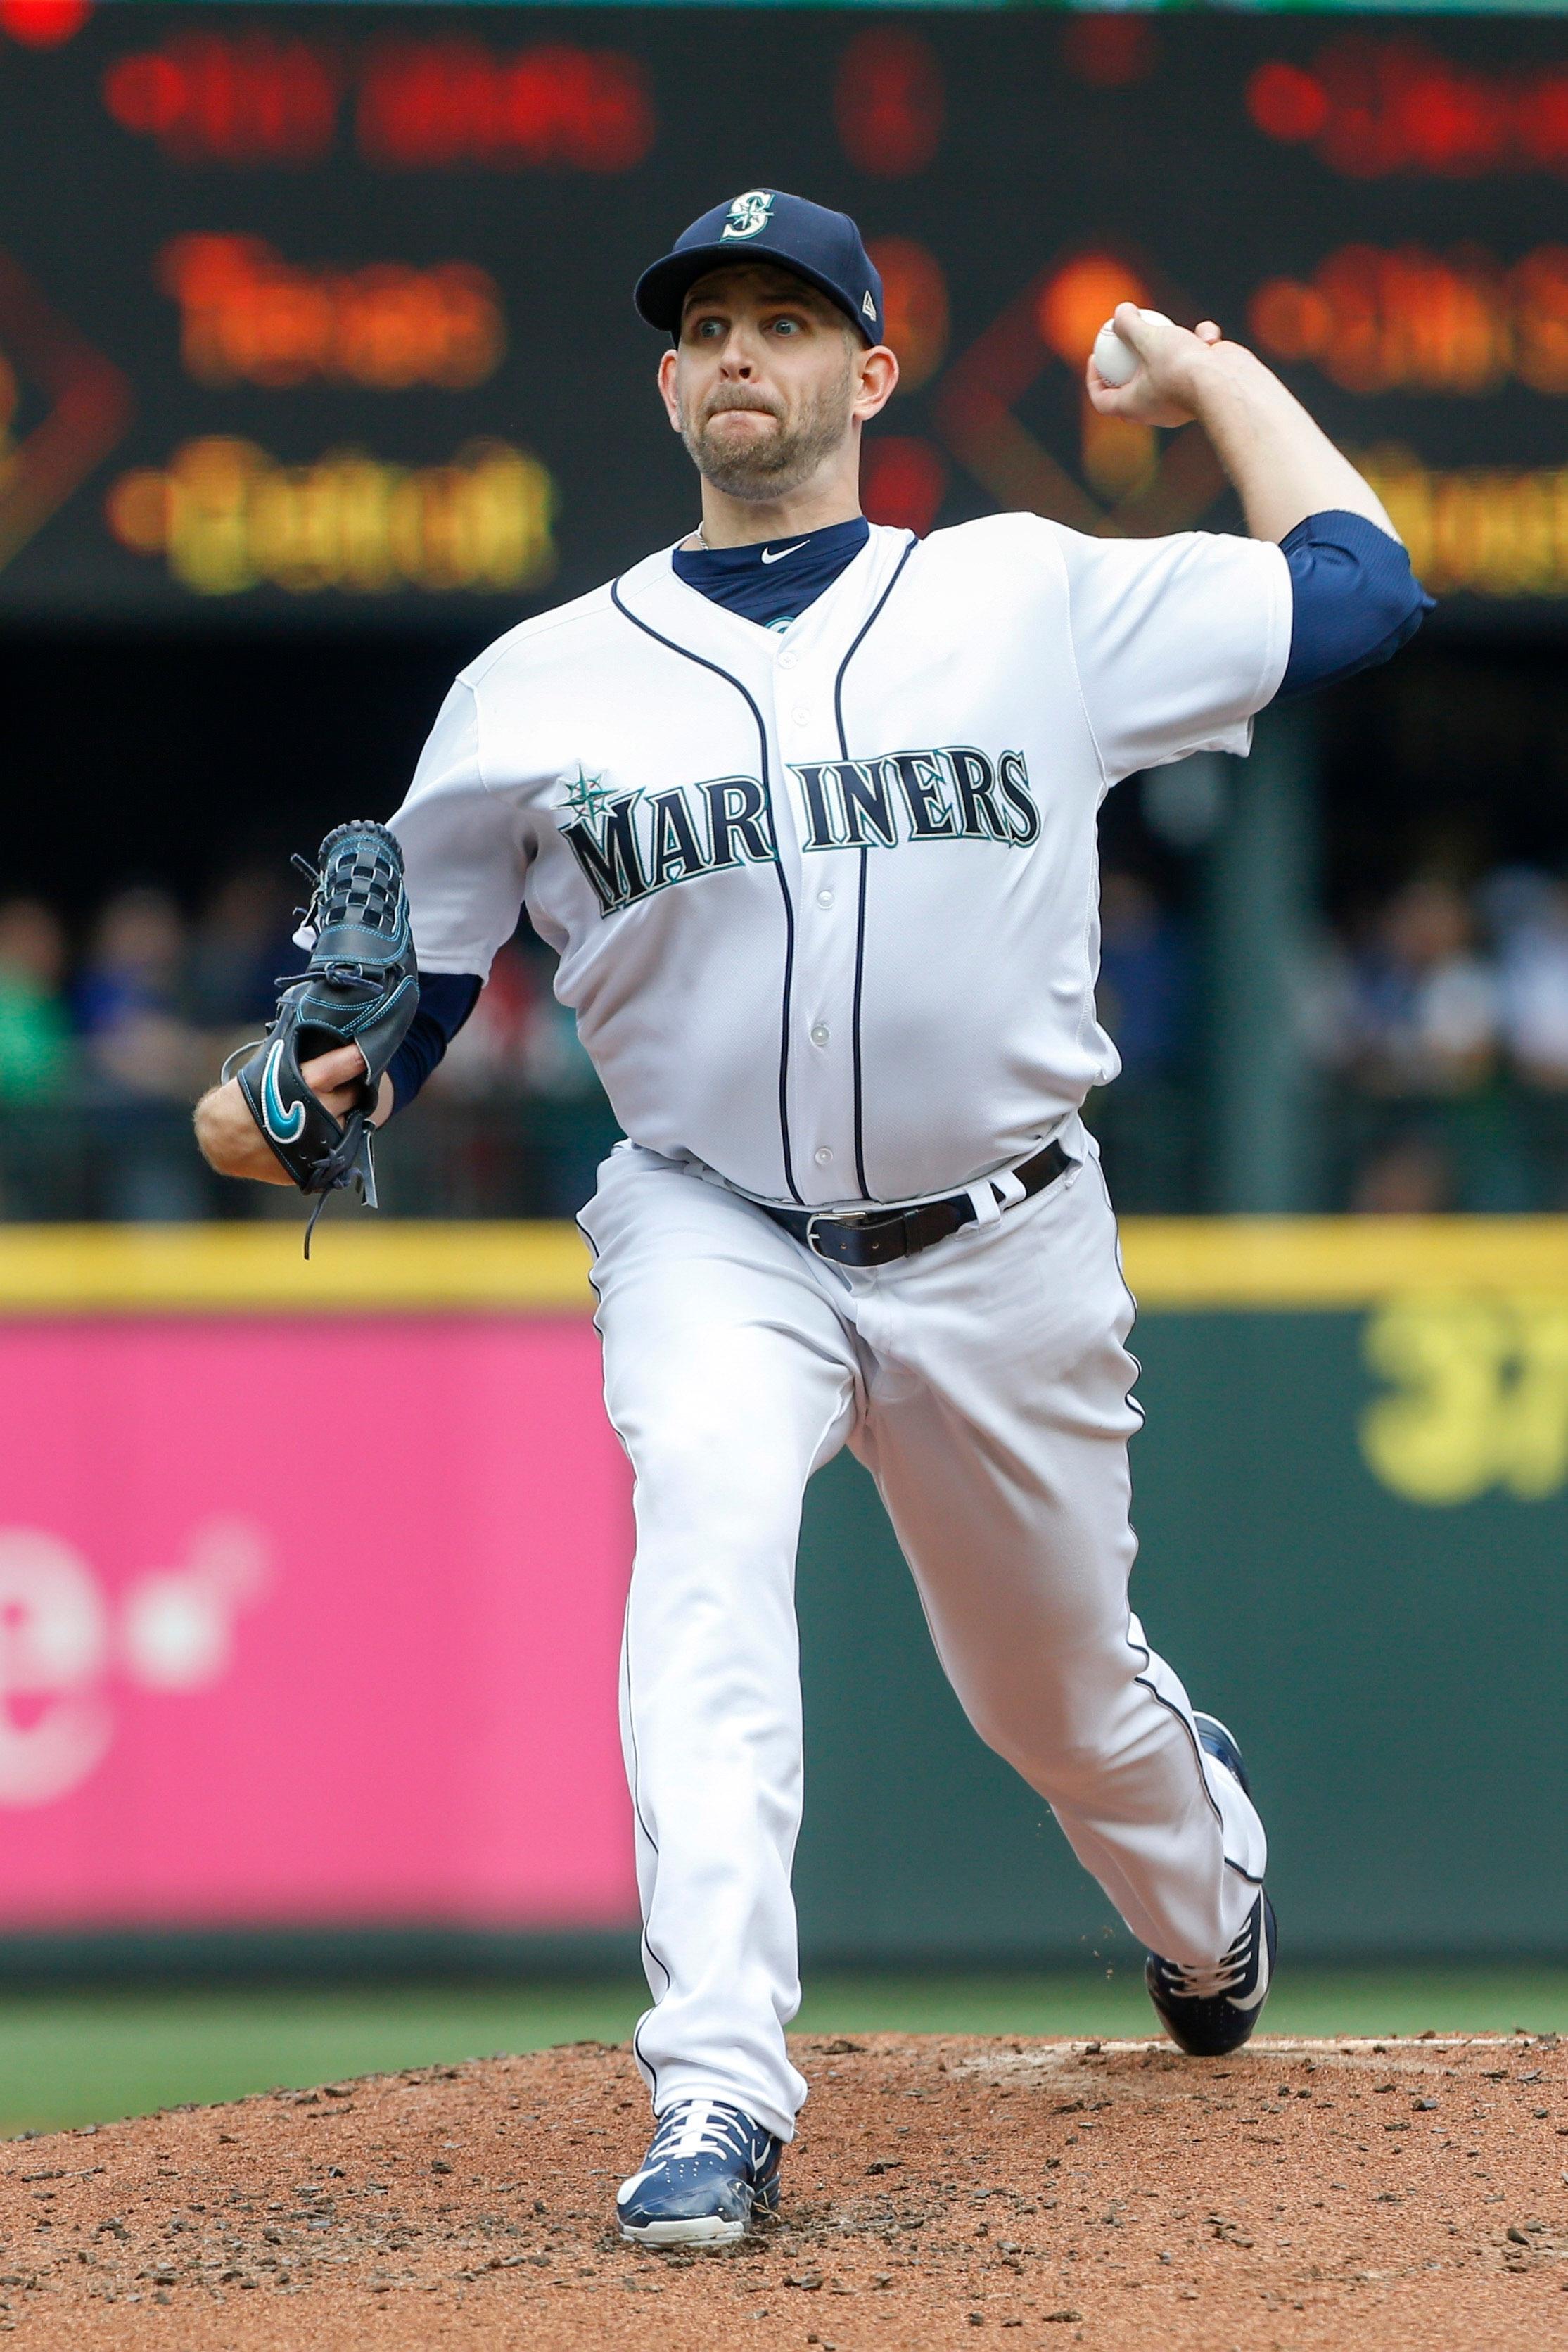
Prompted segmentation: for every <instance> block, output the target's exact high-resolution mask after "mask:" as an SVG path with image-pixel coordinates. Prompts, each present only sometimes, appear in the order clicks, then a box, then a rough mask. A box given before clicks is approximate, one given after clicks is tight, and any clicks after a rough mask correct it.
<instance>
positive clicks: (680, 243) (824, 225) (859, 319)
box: [633, 188, 882, 343]
mask: <svg viewBox="0 0 1568 2352" xmlns="http://www.w3.org/2000/svg"><path fill="white" fill-rule="evenodd" d="M727 261H732V262H733V261H770V262H772V263H773V264H774V266H775V268H779V269H789V270H792V271H793V272H794V274H795V276H796V277H797V278H805V280H806V282H807V284H808V285H810V286H814V287H816V289H818V291H819V292H820V293H822V294H825V295H826V296H827V297H828V299H829V300H830V301H831V302H836V303H837V304H838V306H839V308H840V310H841V311H842V312H843V313H844V315H845V317H846V318H848V319H852V320H853V321H854V323H855V325H856V326H857V327H858V328H859V329H860V331H861V333H862V335H863V336H864V337H865V339H866V341H867V342H868V343H880V342H881V341H882V279H881V278H879V277H878V276H877V273H876V271H875V270H874V269H873V268H872V264H871V257H870V256H869V254H868V253H867V252H866V249H865V247H864V246H863V245H862V242H861V233H860V231H859V229H858V228H857V227H856V226H855V225H854V223H853V221H852V220H851V218H850V216H849V215H848V213H831V212H829V211H828V209H827V207H826V205H813V204H809V203H808V202H807V200H806V198H805V197H804V196H787V195H786V194H784V193H783V191H782V189H779V188H748V189H747V192H746V194H744V195H743V196H736V197H735V198H734V199H733V200H732V201H731V202H730V203H729V204H727V205H715V206H714V208H713V210H712V212H711V213H704V215H703V216H702V218H701V219H700V220H695V221H693V223H692V225H691V226H690V228H688V229H683V230H682V232H681V234H680V236H678V237H677V238H676V239H675V242H674V247H672V249H671V250H670V251H669V252H668V253H667V254H665V256H664V259H663V261H655V262H654V264H653V268H652V269H645V270H644V271H643V275H642V277H641V278H639V279H638V280H637V291H636V294H635V296H634V298H633V299H634V300H635V301H636V304H637V308H638V310H640V311H641V312H642V314H643V318H644V319H646V320H647V321H648V324H649V325H650V326H651V327H663V328H664V331H665V333H666V334H670V335H678V334H679V333H680V331H681V308H682V305H683V304H684V303H685V299H686V296H687V295H688V294H689V293H690V292H691V290H692V288H693V287H694V286H695V284H696V282H697V279H698V278H706V276H707V274H708V272H709V270H710V269H716V268H720V267H721V266H722V265H723V264H724V263H725V262H727Z"/></svg>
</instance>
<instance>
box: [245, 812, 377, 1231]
mask: <svg viewBox="0 0 1568 2352" xmlns="http://www.w3.org/2000/svg"><path fill="white" fill-rule="evenodd" d="M294 863H295V864H296V866H298V868H299V870H300V872H301V873H302V874H305V875H307V876H308V877H309V880H310V884H311V898H310V904H309V906H308V908H304V909H302V910H301V911H302V912H303V914H304V918H305V929H306V931H307V933H308V934H309V935H310V936H311V938H312V940H313V945H312V948H311V955H310V961H309V962H308V965H307V966H306V968H305V970H304V971H302V972H292V973H285V974H284V976H283V977H282V979H280V980H279V981H278V982H277V986H278V988H279V989H280V990H281V991H282V994H281V995H280V996H279V998H278V1000H277V1013H276V1015H275V1017H274V1020H273V1023H272V1026H271V1028H270V1029H269V1030H268V1031H267V1035H266V1036H265V1037H264V1038H263V1039H262V1040H261V1043H260V1044H259V1045H254V1046H252V1045H242V1046H241V1047H240V1049H239V1052H238V1053H237V1054H233V1055H230V1056H229V1059H228V1061H227V1062H225V1065H224V1076H225V1078H226V1077H227V1076H230V1074H231V1073H233V1074H234V1075H235V1076H237V1077H238V1079H239V1085H240V1091H241V1093H242V1094H243V1095H244V1097H245V1098H246V1103H247V1105H248V1106H249V1108H250V1113H251V1117H252V1118H254V1119H255V1121H256V1125H257V1127H259V1128H260V1129H261V1131H262V1133H263V1135H264V1136H265V1137H266V1138H267V1142H268V1143H269V1144H270V1145H271V1147H272V1150H273V1151H274V1153H275V1154H276V1156H277V1159H278V1160H281V1161H282V1163H283V1165H284V1167H285V1168H287V1171H288V1173H289V1175H290V1176H291V1177H292V1178H293V1179H294V1181H295V1182H296V1183H297V1184H298V1187H299V1189H300V1191H301V1192H314V1193H317V1194H319V1199H318V1201H317V1203H316V1208H315V1211H314V1213H313V1214H312V1216H311V1219H310V1223H308V1226H307V1227H306V1229H305V1255H306V1256H307V1257H308V1256H309V1255H310V1236H311V1234H312V1233H313V1232H314V1231H315V1228H316V1219H317V1217H319V1215H320V1213H321V1210H322V1206H323V1204H324V1202H325V1201H326V1197H327V1194H328V1193H329V1192H336V1191H338V1190H339V1188H340V1187H341V1186H345V1185H346V1186H348V1187H350V1189H351V1190H352V1191H353V1192H356V1193H357V1194H358V1196H359V1198H360V1199H361V1201H363V1202H365V1203H366V1205H367V1206H368V1207H370V1208H374V1206H375V1204H376V1177H375V1167H374V1163H373V1161H372V1160H371V1126H370V1115H371V1111H373V1110H374V1108H375V1107H376V1096H377V1092H378V1090H379V1088H380V1086H381V1082H382V1076H383V1074H384V1072H385V1070H386V1066H387V1064H388V1063H389V1062H390V1061H391V1060H392V1055H393V1054H395V1053H396V1051H397V1049H398V1046H399V1045H401V1044H402V1040H403V1037H404V1036H405V1034H407V1031H408V1026H409V1024H410V1022H411V1021H412V1020H413V1016H414V1013H416V1012H417V1010H418V1008H419V971H418V967H417V965H416V964H415V962H414V955H413V935H412V933H411V930H410V928H409V919H408V899H407V896H406V893H405V891H404V889H403V879H402V849H401V848H400V846H399V845H398V843H397V841H396V839H395V837H394V836H393V835H392V834H390V833H389V832H388V831H387V829H386V827H385V825H384V824H370V823H368V822H366V821H364V820H361V819H355V820H354V821H353V822H352V823H350V824H340V825H339V826H338V827H337V829H336V831H334V832H332V833H329V835H327V838H326V840H325V841H324V842H323V843H322V844H321V851H320V856H319V863H318V866H316V867H312V866H308V865H307V864H306V862H305V860H304V858H302V857H297V858H296V859H295V861H294ZM335 1045H357V1046H358V1047H359V1049H360V1051H361V1054H362V1055H364V1059H365V1072H366V1075H365V1076H364V1077H363V1079H362V1080H361V1082H360V1087H359V1097H358V1100H357V1101H356V1103H355V1105H354V1107H353V1108H352V1109H351V1110H350V1112H349V1113H348V1116H347V1117H346V1118H343V1119H342V1120H341V1121H340V1120H339V1119H337V1118H334V1117H333V1115H332V1113H331V1112H330V1111H329V1109H328V1108H327V1107H326V1105H325V1104H324V1103H323V1102H321V1101H320V1100H319V1098H318V1097H317V1096H315V1095H314V1094H312V1092H311V1090H310V1088H309V1087H308V1086H307V1085H306V1083H305V1080H304V1078H303V1077H302V1076H301V1075H300V1069H299V1066H300V1064H301V1062H308V1061H310V1060H312V1059H313V1058H314V1056H315V1055H318V1054H329V1053H330V1052H331V1050H332V1048H333V1047H334V1046H335Z"/></svg>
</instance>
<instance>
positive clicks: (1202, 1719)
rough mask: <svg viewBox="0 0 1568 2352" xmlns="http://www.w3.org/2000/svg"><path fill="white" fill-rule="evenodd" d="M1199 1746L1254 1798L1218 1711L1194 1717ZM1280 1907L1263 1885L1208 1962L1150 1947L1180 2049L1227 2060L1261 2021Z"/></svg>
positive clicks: (1157, 1990) (1153, 1996)
mask: <svg viewBox="0 0 1568 2352" xmlns="http://www.w3.org/2000/svg"><path fill="white" fill-rule="evenodd" d="M1193 1723H1194V1725H1195V1727H1197V1737H1198V1740H1199V1743H1200V1745H1201V1746H1202V1747H1203V1748H1205V1749H1206V1750H1207V1753H1208V1754H1209V1755H1210V1756H1212V1757H1213V1758H1214V1759H1215V1762H1216V1763H1217V1764H1219V1765H1222V1766H1223V1767H1224V1769H1225V1770H1226V1771H1228V1773H1230V1774H1231V1775H1232V1777H1233V1778H1234V1779H1236V1780H1239V1782H1240V1784H1241V1786H1242V1788H1243V1789H1245V1790H1247V1793H1248V1794H1249V1796H1250V1794H1251V1790H1250V1787H1249V1783H1248V1779H1247V1767H1246V1766H1245V1764H1244V1763H1243V1762H1242V1760H1241V1750H1240V1748H1239V1747H1238V1746H1237V1744H1236V1741H1235V1740H1234V1738H1232V1737H1231V1735H1230V1733H1229V1732H1228V1731H1227V1729H1226V1727H1225V1726H1224V1724H1222V1723H1220V1722H1218V1720H1217V1719H1216V1717H1213V1716H1212V1715H1196V1714H1195V1715H1194V1717H1193ZM1276 1941H1277V1934H1276V1929H1275V1925H1274V1906H1273V1905H1272V1904H1271V1903H1270V1900H1269V1897H1268V1896H1267V1895H1265V1894H1264V1893H1263V1891H1262V1890H1261V1888H1260V1889H1259V1894H1258V1900H1257V1901H1256V1903H1254V1905H1253V1906H1252V1908H1251V1910H1250V1911H1249V1913H1248V1914H1247V1917H1246V1919H1245V1921H1244V1922H1243V1923H1242V1927H1241V1931H1240V1933H1239V1935H1238V1936H1237V1937H1236V1938H1235V1940H1234V1941H1233V1942H1232V1944H1231V1946H1230V1948H1229V1949H1228V1951H1227V1952H1225V1953H1224V1954H1223V1955H1222V1956H1221V1958H1218V1960H1216V1961H1215V1962H1214V1963H1213V1964H1212V1966H1210V1967H1208V1968H1183V1967H1182V1966H1181V1965H1180V1964H1179V1963H1178V1962H1177V1961H1176V1960H1162V1959H1161V1958H1160V1957H1159V1955H1158V1953H1157V1952H1151V1953H1150V1954H1149V1957H1148V1961H1147V1963H1146V1965H1145V1969H1144V1981H1145V1984H1146V1985H1147V1986H1148V1988H1149V1999H1150V2000H1152V2001H1153V2002H1154V2004H1155V2009H1156V2010H1157V2011H1159V2016H1160V2022H1161V2024H1162V2025H1163V2026H1164V2027H1165V2029H1166V2032H1167V2033H1168V2034H1169V2035H1170V2038H1171V2040H1172V2041H1173V2042H1175V2043H1176V2047H1177V2049H1178V2050H1185V2051H1186V2053H1187V2056H1188V2057H1189V2058H1225V2057H1228V2056H1229V2054H1230V2053H1231V2051H1233V2050H1239V2049H1240V2047H1241V2045H1242V2043H1243V2042H1245V2041H1246V2040H1247V2039H1248V2037H1249V2035H1250V2033H1251V2032H1252V2029H1253V2027H1254V2026H1255V2025H1256V2024H1257V2022H1258V2017H1259V2012H1260V2011H1261V2009H1262V2007H1263V2003H1264V2001H1265V2000H1267V1999H1268V1996H1269V1987H1270V1983H1271V1982H1272V1980H1273V1975H1274V1949H1275V1944H1276Z"/></svg>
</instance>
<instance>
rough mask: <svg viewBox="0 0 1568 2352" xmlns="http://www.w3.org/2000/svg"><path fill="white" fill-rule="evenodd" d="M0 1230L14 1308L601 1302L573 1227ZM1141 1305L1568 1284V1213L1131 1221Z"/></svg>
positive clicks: (2, 1271)
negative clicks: (307, 1237)
mask: <svg viewBox="0 0 1568 2352" xmlns="http://www.w3.org/2000/svg"><path fill="white" fill-rule="evenodd" d="M312 1247H313V1250H314V1255H313V1257H312V1258H311V1260H310V1262H309V1264H307V1263H306V1262H305V1260H304V1258H303V1257H302V1256H301V1255H300V1231H299V1226H298V1224H292V1223H282V1222H280V1223H276V1224H275V1223H271V1222H270V1221H269V1222H267V1223H258V1224H254V1225H253V1224H243V1225H9V1226H0V1316H33V1315H98V1314H102V1315H125V1314H157V1315H217V1314H246V1315H258V1314H259V1315H299V1314H333V1315H341V1314H365V1315H375V1314H418V1313H438V1312H446V1313H459V1314H461V1313H470V1314H472V1313H483V1312H491V1313H502V1314H505V1313H512V1314H516V1313H525V1314H577V1313H583V1314H586V1313H591V1310H592V1305H593V1297H592V1292H591V1287H590V1284H589V1280H588V1251H587V1248H586V1246H585V1244H584V1243H583V1241H582V1239H581V1236H580V1234H579V1233H578V1231H577V1229H576V1227H575V1226H574V1225H571V1224H567V1223H560V1224H543V1223H538V1224H523V1223H478V1222H476V1223H464V1224H437V1223H428V1224H427V1223H397V1222H396V1221H394V1220H391V1219H386V1220H378V1219H376V1218H373V1217H365V1218H363V1219H354V1220H350V1219H348V1218H341V1219H333V1220H332V1221H331V1222H330V1223H327V1224H325V1225H323V1226H320V1227H319V1229H318V1231H317V1234H316V1239H315V1242H314V1244H312ZM1123 1254H1124V1259H1125V1262H1126V1269H1127V1279H1128V1281H1129V1283H1130V1284H1131V1286H1132V1287H1133V1290H1134V1294H1135V1295H1136V1297H1137V1300H1138V1304H1139V1305H1140V1307H1144V1308H1145V1310H1155V1311H1157V1310H1159V1309H1162V1308H1163V1309H1189V1310H1192V1311H1204V1310H1207V1311H1219V1312H1225V1311H1232V1312H1237V1311H1243V1310H1246V1309H1249V1308H1250V1309H1253V1310H1259V1311H1261V1310H1267V1309H1270V1308H1273V1309H1290V1308H1312V1307H1316V1308H1319V1309H1336V1308H1337V1309H1342V1310H1354V1309H1355V1308H1359V1307H1371V1306H1375V1305H1377V1304H1378V1303H1379V1302H1381V1301H1383V1300H1385V1299H1387V1298H1390V1297H1402V1296H1407V1295H1409V1294H1411V1293H1413V1292H1426V1293H1435V1292H1437V1293H1441V1292H1449V1293H1452V1292H1467V1293H1473V1292H1475V1291H1478V1290H1479V1291H1489V1292H1497V1293H1508V1294H1510V1295H1513V1296H1518V1295H1521V1294H1533V1295H1536V1296H1540V1295H1542V1294H1556V1295H1561V1296H1563V1297H1568V1218H1557V1217H1410V1218H1403V1217H1401V1218H1394V1217H1132V1218H1129V1219H1128V1220H1127V1222H1126V1223H1125V1224H1124V1227H1123Z"/></svg>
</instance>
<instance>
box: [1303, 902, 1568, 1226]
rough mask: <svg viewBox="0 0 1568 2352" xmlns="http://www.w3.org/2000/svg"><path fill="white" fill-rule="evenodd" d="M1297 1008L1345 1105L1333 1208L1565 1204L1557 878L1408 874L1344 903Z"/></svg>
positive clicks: (1566, 1139) (1566, 988)
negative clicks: (1337, 1199) (1378, 893)
mask: <svg viewBox="0 0 1568 2352" xmlns="http://www.w3.org/2000/svg"><path fill="white" fill-rule="evenodd" d="M1304 1010H1305V1017H1306V1019H1307V1023H1308V1028H1309V1043H1310V1045H1311V1047H1312V1053H1313V1056H1314V1058H1315V1060H1316V1061H1317V1063H1318V1065H1319V1066H1320V1068H1321V1069H1322V1072H1323V1074H1324V1076H1325V1078H1326V1079H1327V1080H1328V1082H1329V1085H1330V1087H1331V1089H1332V1091H1333V1094H1334V1095H1336V1096H1339V1097H1342V1098H1343V1101H1344V1103H1345V1107H1346V1110H1345V1118H1344V1119H1343V1122H1342V1127H1343V1149H1342V1152H1341V1159H1342V1161H1343V1167H1342V1171H1341V1180H1340V1189H1341V1191H1342V1192H1343V1201H1342V1202H1341V1203H1339V1205H1343V1206H1345V1207H1348V1208H1353V1209H1359V1210H1364V1211H1372V1212H1376V1211H1385V1212H1388V1213H1409V1214H1422V1213H1427V1214H1432V1213H1441V1212H1444V1211H1448V1210H1477V1211H1481V1210H1527V1209H1542V1210H1545V1209H1552V1210H1555V1209H1562V1208H1564V1207H1568V882H1564V881H1563V879H1562V878H1561V877H1559V876H1557V875H1555V874H1551V873H1547V872H1544V871H1542V870H1541V869H1539V868H1536V867H1533V866H1500V867H1497V868H1495V869H1494V870H1493V871H1492V872H1490V873H1489V874H1486V875H1484V876H1482V877H1480V878H1479V880H1475V881H1471V882H1466V881H1465V880H1462V879H1460V878H1458V877H1455V876H1454V875H1452V874H1447V873H1443V872H1440V871H1434V872H1427V873H1416V874H1414V875H1411V876H1410V877H1408V878H1406V880H1404V881H1402V882H1401V883H1400V884H1399V885H1398V886H1397V887H1396V888H1394V889H1393V890H1392V891H1391V892H1389V893H1388V894H1387V895H1386V896H1385V897H1384V898H1380V899H1377V900H1369V901H1366V902H1364V903H1363V904H1361V905H1360V906H1358V907H1356V908H1354V909H1353V910H1352V911H1351V912H1350V914H1349V915H1348V916H1347V918H1346V919H1345V920H1344V922H1343V926H1342V927H1341V930H1340V932H1339V935H1338V936H1337V937H1336V938H1334V939H1333V940H1332V942H1331V943H1330V945H1329V947H1328V948H1327V950H1325V952H1324V955H1323V960H1322V968H1321V970H1320V971H1319V972H1318V973H1317V974H1316V975H1315V977H1314V979H1313V981H1312V983H1311V985H1310V986H1309V988H1308V991H1307V993H1306V1003H1305V1008H1304Z"/></svg>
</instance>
